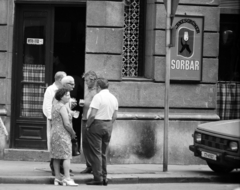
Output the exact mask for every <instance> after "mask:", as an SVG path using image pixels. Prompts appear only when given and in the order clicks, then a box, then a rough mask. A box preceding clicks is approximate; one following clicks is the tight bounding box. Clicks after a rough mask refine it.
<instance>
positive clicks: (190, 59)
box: [170, 15, 204, 81]
mask: <svg viewBox="0 0 240 190" xmlns="http://www.w3.org/2000/svg"><path fill="white" fill-rule="evenodd" d="M203 26H204V17H203V16H190V15H189V16H188V15H176V16H175V17H174V20H173V23H172V27H175V29H176V36H175V39H172V40H174V42H175V46H174V47H171V48H170V80H179V81H201V79H202V52H203Z"/></svg>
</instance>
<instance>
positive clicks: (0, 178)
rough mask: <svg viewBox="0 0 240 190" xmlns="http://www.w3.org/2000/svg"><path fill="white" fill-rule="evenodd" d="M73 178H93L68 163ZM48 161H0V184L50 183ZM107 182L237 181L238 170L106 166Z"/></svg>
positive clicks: (79, 181)
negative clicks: (221, 172)
mask: <svg viewBox="0 0 240 190" xmlns="http://www.w3.org/2000/svg"><path fill="white" fill-rule="evenodd" d="M71 169H72V170H73V173H74V176H73V179H74V180H75V182H76V183H79V184H84V183H86V181H88V180H90V179H92V175H91V174H80V173H79V172H80V171H82V170H83V169H85V165H84V164H76V163H72V164H71ZM53 178H54V177H53V176H52V175H51V172H50V168H49V162H29V161H5V160H0V184H1V183H26V184H51V183H53ZM108 179H109V184H124V183H125V184H126V183H181V182H224V183H240V182H239V179H240V171H239V170H238V171H234V172H232V173H230V174H225V175H219V174H216V173H214V172H212V171H211V170H210V169H209V168H208V166H206V165H190V166H189V165H169V166H168V171H167V172H163V166H162V165H161V164H124V165H108Z"/></svg>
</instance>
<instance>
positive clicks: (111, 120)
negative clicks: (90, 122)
mask: <svg viewBox="0 0 240 190" xmlns="http://www.w3.org/2000/svg"><path fill="white" fill-rule="evenodd" d="M94 120H96V121H105V122H108V121H112V120H110V119H109V120H102V119H94Z"/></svg>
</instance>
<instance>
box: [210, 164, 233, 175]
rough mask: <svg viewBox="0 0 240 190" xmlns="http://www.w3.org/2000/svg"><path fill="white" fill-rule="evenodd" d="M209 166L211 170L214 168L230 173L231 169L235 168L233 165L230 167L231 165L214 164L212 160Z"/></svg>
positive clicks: (216, 170) (214, 169)
mask: <svg viewBox="0 0 240 190" xmlns="http://www.w3.org/2000/svg"><path fill="white" fill-rule="evenodd" d="M207 164H208V166H209V168H211V170H213V171H214V172H216V173H230V172H231V171H233V170H234V168H233V167H229V166H222V165H219V164H214V163H212V162H207Z"/></svg>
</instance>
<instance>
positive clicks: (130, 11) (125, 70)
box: [122, 0, 140, 77]
mask: <svg viewBox="0 0 240 190" xmlns="http://www.w3.org/2000/svg"><path fill="white" fill-rule="evenodd" d="M139 22H140V0H131V4H130V5H129V6H125V11H124V34H123V66H122V76H123V77H136V76H138V66H139V65H138V64H139V63H138V54H139V53H138V50H139Z"/></svg>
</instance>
